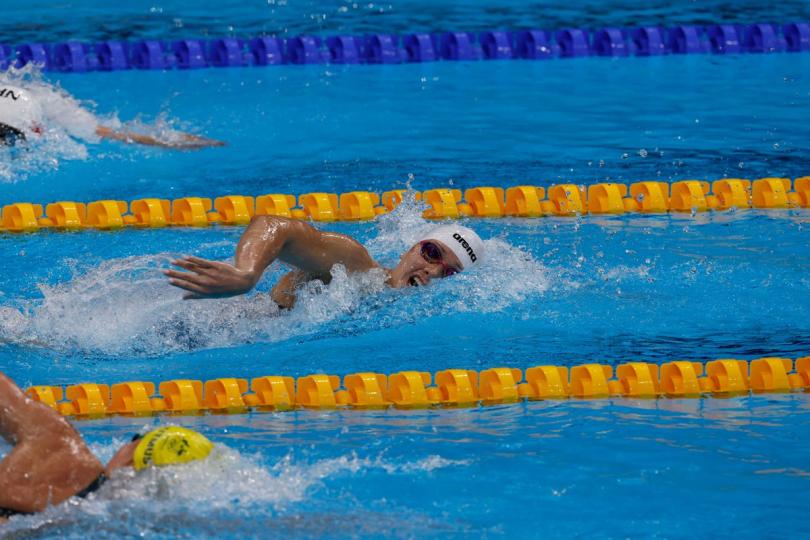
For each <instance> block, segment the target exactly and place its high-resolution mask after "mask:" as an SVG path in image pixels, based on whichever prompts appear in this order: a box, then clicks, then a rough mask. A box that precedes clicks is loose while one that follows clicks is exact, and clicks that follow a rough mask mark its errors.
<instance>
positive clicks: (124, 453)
mask: <svg viewBox="0 0 810 540" xmlns="http://www.w3.org/2000/svg"><path fill="white" fill-rule="evenodd" d="M138 442H139V441H132V442H128V443H127V444H125V445H124V446H122V447H121V448H119V449H118V451H117V452H116V453H115V455H114V456H113V457H112V459H111V460H110V461H109V463H107V469H106V471H105V472H106V473H107V474H109V473H110V472H111V471H112V470H113V469H120V468H121V467H134V463H135V448H137V446H138Z"/></svg>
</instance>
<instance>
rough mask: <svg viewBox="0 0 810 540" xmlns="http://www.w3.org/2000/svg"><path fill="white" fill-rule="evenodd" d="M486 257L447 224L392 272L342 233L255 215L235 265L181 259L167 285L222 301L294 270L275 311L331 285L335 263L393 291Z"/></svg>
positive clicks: (467, 235) (274, 294)
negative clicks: (279, 266) (374, 274)
mask: <svg viewBox="0 0 810 540" xmlns="http://www.w3.org/2000/svg"><path fill="white" fill-rule="evenodd" d="M483 256H484V243H483V241H482V240H481V238H480V237H479V236H478V235H477V234H476V233H475V232H474V231H473V230H471V229H469V228H467V227H463V226H461V225H446V226H443V227H438V228H436V229H433V230H432V231H430V232H429V233H428V234H426V235H425V236H424V237H423V238H422V239H421V240H420V241H419V242H417V243H416V244H414V245H413V246H412V247H411V248H410V249H409V250H408V251H406V252H405V253H404V254H403V255H402V257H401V258H400V261H399V264H397V266H396V267H394V268H391V269H386V268H383V267H382V266H381V265H380V264H378V263H377V262H376V261H374V259H372V257H371V255H369V253H368V251H367V250H366V248H365V247H363V245H362V244H360V243H359V242H358V241H357V240H355V239H354V238H351V237H350V236H346V235H344V234H338V233H333V232H324V231H319V230H317V229H315V228H314V227H312V226H311V225H309V224H307V223H305V222H303V221H298V220H292V219H286V218H281V217H276V216H256V217H254V218H253V219H252V220H251V222H250V225H248V227H247V229H246V230H245V232H244V233H243V234H242V238H241V239H240V240H239V244H238V245H237V247H236V255H235V257H234V264H233V265H231V264H228V263H225V262H219V261H209V260H206V259H201V258H199V257H184V258H182V259H178V260H176V261H173V262H172V264H174V265H175V266H179V267H180V268H183V269H184V270H186V271H185V272H181V271H178V270H171V269H170V270H165V271H164V273H165V274H166V275H167V276H168V277H169V283H171V284H172V285H174V286H175V287H179V288H181V289H184V290H186V291H188V293H187V294H186V295H185V296H184V298H210V297H225V296H234V295H238V294H244V293H246V292H248V291H250V290H251V289H252V288H253V287H255V286H256V284H257V283H258V282H259V279H261V276H262V274H263V273H264V271H265V269H267V267H268V266H270V264H272V263H273V261H275V260H279V261H281V262H284V263H287V264H289V265H291V266H293V267H295V270H293V271H291V272H289V273H287V274H285V275H284V276H283V277H282V278H281V279H280V280H279V282H278V283H277V284H276V285H275V286H274V287H273V289H272V291H271V293H270V296H271V298H272V299H273V301H275V302H276V303H277V304H278V305H279V306H281V307H283V308H291V307H292V306H293V305H294V303H295V294H296V289H297V288H298V287H299V286H301V285H302V284H304V283H306V282H308V281H312V280H316V279H317V280H320V281H322V282H323V283H329V282H330V280H331V279H332V276H331V274H330V271H331V269H332V267H333V266H334V265H336V264H340V265H343V266H345V267H346V270H347V271H348V272H350V273H351V272H368V271H370V270H374V269H378V268H379V269H382V270H384V271H385V272H386V275H387V279H386V283H387V284H388V285H389V286H391V287H394V288H400V287H407V286H424V285H427V284H428V283H430V281H431V280H432V279H435V278H443V277H449V276H451V275H453V274H456V273H458V272H461V271H462V270H467V269H469V268H470V267H472V266H474V265H475V264H476V263H478V262H480V261H481V259H482V257H483Z"/></svg>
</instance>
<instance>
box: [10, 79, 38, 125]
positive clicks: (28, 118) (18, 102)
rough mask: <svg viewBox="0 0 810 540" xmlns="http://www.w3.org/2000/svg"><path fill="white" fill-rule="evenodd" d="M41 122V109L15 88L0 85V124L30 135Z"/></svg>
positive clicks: (28, 94) (27, 95)
mask: <svg viewBox="0 0 810 540" xmlns="http://www.w3.org/2000/svg"><path fill="white" fill-rule="evenodd" d="M41 122H42V107H40V105H39V103H37V101H36V100H34V99H33V98H32V97H31V94H30V93H29V92H27V91H26V90H23V89H22V88H19V87H17V86H10V85H4V84H0V123H3V124H6V125H7V126H11V127H13V128H16V129H19V130H20V131H23V132H26V133H31V132H32V131H33V130H34V127H35V126H36V125H37V124H40V123H41Z"/></svg>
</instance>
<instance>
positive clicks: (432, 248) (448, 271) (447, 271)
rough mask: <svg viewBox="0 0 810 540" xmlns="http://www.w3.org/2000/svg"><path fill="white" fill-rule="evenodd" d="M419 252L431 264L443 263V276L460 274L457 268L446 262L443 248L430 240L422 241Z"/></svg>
mask: <svg viewBox="0 0 810 540" xmlns="http://www.w3.org/2000/svg"><path fill="white" fill-rule="evenodd" d="M419 253H420V254H421V255H422V258H423V259H425V261H427V262H429V263H430V264H440V265H442V277H450V276H452V275H454V274H458V269H457V268H453V267H452V266H450V265H448V264H447V263H446V262H444V254H443V253H442V250H441V248H439V246H437V245H436V244H434V243H433V242H431V241H430V240H422V242H420V248H419Z"/></svg>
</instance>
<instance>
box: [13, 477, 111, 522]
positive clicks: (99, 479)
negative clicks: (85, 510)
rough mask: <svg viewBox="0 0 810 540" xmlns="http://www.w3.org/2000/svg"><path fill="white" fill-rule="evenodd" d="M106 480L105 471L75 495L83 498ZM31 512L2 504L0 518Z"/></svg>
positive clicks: (25, 514)
mask: <svg viewBox="0 0 810 540" xmlns="http://www.w3.org/2000/svg"><path fill="white" fill-rule="evenodd" d="M106 481H107V477H106V476H104V473H101V474H100V475H98V477H96V479H95V480H93V481H92V482H90V485H89V486H87V487H86V488H84V489H83V490H81V491H80V492H78V493H76V495H74V496H75V497H81V498H82V499H84V498H85V497H87V496H88V495H90V494H91V493H93V492H95V491H98V488H100V487H101V486H102V485H104V482H106ZM31 514H32V512H20V511H19V510H12V509H11V508H3V507H2V506H0V518H10V517H11V516H30V515H31Z"/></svg>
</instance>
